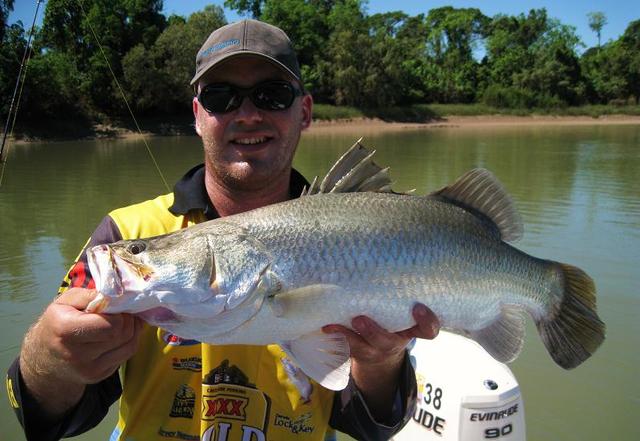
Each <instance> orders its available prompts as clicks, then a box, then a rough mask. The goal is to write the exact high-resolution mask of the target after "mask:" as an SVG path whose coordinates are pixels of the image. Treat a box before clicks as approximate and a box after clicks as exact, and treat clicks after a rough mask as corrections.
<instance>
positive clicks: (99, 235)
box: [6, 216, 122, 441]
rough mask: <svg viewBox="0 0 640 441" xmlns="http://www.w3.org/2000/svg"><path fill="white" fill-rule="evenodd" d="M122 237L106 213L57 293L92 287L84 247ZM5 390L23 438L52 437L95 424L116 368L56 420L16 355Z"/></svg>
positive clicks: (117, 389) (115, 392) (118, 389)
mask: <svg viewBox="0 0 640 441" xmlns="http://www.w3.org/2000/svg"><path fill="white" fill-rule="evenodd" d="M121 238H122V235H121V234H120V230H119V229H118V227H117V225H116V224H115V223H114V222H113V220H112V219H111V218H110V217H109V216H106V217H105V218H103V219H102V222H100V224H99V225H98V227H97V228H96V230H95V231H94V232H93V234H92V235H91V238H90V239H89V241H88V242H87V244H86V245H85V247H84V249H83V250H82V252H81V253H80V255H79V256H78V259H77V260H76V262H75V263H74V264H73V265H72V267H71V269H70V270H69V272H68V273H67V275H66V276H65V278H64V280H63V281H62V284H61V286H60V290H59V292H58V294H60V293H62V292H64V291H66V290H67V289H69V288H70V287H82V288H94V287H95V284H94V282H93V279H92V278H91V272H90V271H89V266H88V264H87V253H86V250H87V249H88V248H90V247H92V246H94V245H100V244H104V243H111V242H116V241H118V240H120V239H121ZM6 383H7V392H8V393H9V395H10V397H11V400H10V401H11V405H12V407H13V409H14V411H15V413H16V416H17V417H18V420H19V421H20V424H21V425H22V428H23V430H24V434H25V437H26V439H27V441H31V440H38V441H54V440H59V439H60V438H63V437H69V436H75V435H79V434H81V433H84V432H86V431H87V430H90V429H92V428H93V427H95V426H96V425H97V424H98V423H99V422H100V421H102V419H103V418H104V417H105V415H106V414H107V412H108V411H109V406H111V404H113V403H114V402H115V401H116V400H117V399H118V398H119V397H120V395H121V394H122V385H121V383H120V377H119V374H118V372H117V371H116V372H114V374H113V375H111V376H110V377H109V378H107V379H105V380H102V381H101V382H99V383H96V384H90V385H87V387H86V388H85V391H84V394H83V396H82V398H81V399H80V401H79V402H78V404H76V406H75V407H74V408H73V409H71V410H70V411H69V412H68V413H67V414H66V415H65V416H64V417H63V418H62V419H61V420H60V421H49V420H47V419H46V416H45V415H44V414H43V412H42V411H41V409H40V407H39V406H38V404H37V402H36V401H35V399H34V398H33V397H32V396H31V395H30V394H29V391H28V390H27V388H26V387H25V385H24V382H23V380H22V374H21V372H20V360H19V358H16V359H15V360H14V362H13V363H12V364H11V366H10V367H9V371H8V372H7V378H6Z"/></svg>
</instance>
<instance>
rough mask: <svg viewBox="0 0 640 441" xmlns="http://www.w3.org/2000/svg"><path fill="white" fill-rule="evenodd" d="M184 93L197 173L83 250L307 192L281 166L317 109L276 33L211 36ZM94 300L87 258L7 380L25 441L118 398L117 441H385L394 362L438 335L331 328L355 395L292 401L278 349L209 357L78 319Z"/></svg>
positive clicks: (396, 399) (403, 409)
mask: <svg viewBox="0 0 640 441" xmlns="http://www.w3.org/2000/svg"><path fill="white" fill-rule="evenodd" d="M191 84H192V85H193V86H194V87H195V90H196V94H197V96H196V97H195V98H194V99H193V113H194V116H195V127H196V132H197V133H198V135H199V136H200V137H201V138H202V141H203V145H204V153H205V155H204V156H205V163H204V166H197V167H195V168H193V169H192V170H190V171H189V172H188V173H187V174H186V175H185V176H184V177H183V178H182V180H181V181H180V182H178V183H177V184H176V186H175V190H174V192H173V193H171V194H168V195H164V196H160V197H158V198H156V199H154V200H152V201H146V202H143V203H141V204H137V205H133V206H130V207H125V208H122V209H119V210H115V211H113V212H111V213H110V214H109V215H108V216H107V217H105V218H104V219H103V221H102V222H101V224H100V225H99V226H98V228H97V229H96V231H95V232H94V233H93V235H92V237H91V239H90V241H89V243H88V244H87V246H93V245H96V244H99V243H107V242H113V241H116V240H119V239H123V238H124V239H132V238H137V237H148V236H152V235H157V234H163V233H167V232H171V231H175V230H177V229H180V228H184V227H186V226H189V225H193V224H195V223H198V222H201V221H204V220H207V219H213V218H216V217H219V216H228V215H232V214H235V213H240V212H243V211H246V210H250V209H253V208H257V207H261V206H264V205H268V204H273V203H276V202H280V201H284V200H287V199H290V198H291V197H296V196H297V195H299V194H300V193H301V190H302V187H303V186H304V185H305V184H306V181H305V180H304V178H303V177H302V176H301V175H299V174H298V173H297V172H296V171H295V170H293V169H292V168H291V163H292V160H293V155H294V153H295V149H296V147H297V144H298V141H299V138H300V134H301V131H302V130H304V129H306V128H307V127H308V126H309V124H310V123H311V112H312V105H313V101H312V98H311V96H310V95H309V94H307V93H305V92H304V89H303V84H302V80H301V77H300V69H299V66H298V62H297V59H296V56H295V53H294V51H293V48H292V46H291V43H290V41H289V39H288V38H287V36H286V35H285V34H284V32H282V30H280V29H278V28H276V27H273V26H270V25H267V24H265V23H261V22H258V21H254V20H245V21H241V22H238V23H235V24H231V25H228V26H225V27H223V28H220V29H218V30H216V31H214V32H213V33H212V34H211V35H210V36H209V38H208V39H207V41H206V42H205V43H204V45H203V46H202V48H201V50H200V52H199V53H198V56H197V58H196V74H195V76H194V78H193V80H192V82H191ZM93 287H94V284H93V281H92V280H91V274H90V273H89V270H88V268H87V265H86V254H85V253H84V252H83V253H82V254H81V255H80V257H79V259H78V262H77V263H76V264H75V265H74V266H73V267H72V269H71V271H70V272H69V274H68V277H67V278H66V279H65V282H64V283H63V287H62V289H61V294H60V295H59V296H58V297H57V298H56V300H55V301H54V302H53V303H52V304H51V305H49V307H48V308H47V309H46V310H45V312H44V313H43V314H42V316H41V317H40V318H39V319H38V321H37V322H36V323H35V324H34V326H32V328H31V329H30V330H29V332H28V333H27V335H26V336H25V340H24V343H23V347H22V350H21V354H20V357H19V359H18V360H16V361H15V362H14V364H13V365H12V367H11V368H10V371H9V376H8V386H9V388H10V389H9V390H10V391H11V394H12V395H14V396H15V398H16V400H15V401H16V402H17V403H18V407H17V409H16V413H17V414H18V417H19V419H20V421H21V422H22V424H23V426H24V428H25V433H26V435H27V438H28V439H38V440H44V439H58V438H60V437H62V436H68V435H73V434H78V433H81V432H83V431H86V430H89V429H90V428H92V427H93V426H94V425H96V424H97V423H98V422H99V421H100V420H101V419H102V418H103V417H104V415H105V414H106V412H107V409H108V407H109V405H110V404H111V403H113V402H114V401H115V400H116V399H118V398H120V413H119V421H118V424H117V427H116V429H115V430H114V433H113V434H112V437H111V439H112V440H116V439H118V440H124V439H135V440H148V439H178V440H195V439H205V440H219V441H222V440H227V439H228V440H232V439H233V440H247V441H249V440H265V439H277V440H280V439H287V438H294V437H295V438H296V439H320V440H321V439H326V438H330V437H331V436H332V433H333V432H332V430H331V428H334V429H338V430H342V431H345V432H347V433H349V434H351V435H352V436H354V437H356V438H359V439H385V438H388V437H389V436H391V435H392V434H393V433H395V432H396V431H397V430H399V429H400V428H401V427H402V425H403V423H404V422H405V421H406V420H407V419H408V418H409V417H410V415H411V413H412V410H413V406H414V404H415V379H414V378H413V370H412V369H411V367H410V365H409V363H408V361H407V356H406V352H405V346H406V344H407V343H408V341H409V339H410V338H411V337H415V336H417V337H424V338H433V337H434V336H435V335H436V334H437V330H438V322H437V319H436V318H435V316H434V315H433V314H432V313H431V312H430V311H429V310H428V309H427V308H426V307H424V306H423V305H418V306H416V307H415V309H414V312H413V313H414V317H415V318H416V323H417V325H416V326H415V327H414V328H412V329H410V330H407V331H404V332H402V333H397V334H393V333H388V332H386V331H385V330H384V329H382V328H380V327H379V326H378V325H377V324H376V323H375V322H373V321H372V320H371V319H370V318H368V317H356V318H355V319H354V320H353V323H352V325H353V328H354V330H350V329H347V328H345V327H342V326H339V325H329V326H326V327H325V329H324V331H325V332H341V333H343V334H345V336H346V337H347V340H348V341H349V344H350V346H351V354H352V372H351V380H350V383H349V385H348V386H347V388H346V389H345V390H344V391H341V392H339V393H335V392H332V391H329V390H326V389H324V388H322V387H321V386H319V385H318V384H315V383H313V384H312V383H307V386H309V387H308V388H307V389H306V390H307V392H306V393H301V392H300V391H299V390H298V389H300V388H296V387H295V386H294V381H293V380H292V379H291V375H289V376H288V375H287V372H289V374H291V372H290V371H291V368H290V366H288V363H287V361H286V360H284V361H283V358H284V353H283V352H282V350H281V349H280V348H279V347H278V346H276V345H270V346H266V347H256V346H242V345H237V346H211V345H206V344H201V343H199V342H196V341H189V340H184V339H181V338H179V337H177V336H175V335H171V334H169V333H167V332H166V331H163V330H162V329H159V328H155V327H152V326H149V325H146V324H144V323H142V322H141V320H140V319H139V318H137V317H133V316H131V315H128V314H113V315H102V314H90V313H85V312H83V311H84V309H85V308H86V306H87V304H88V303H89V302H90V301H91V300H92V299H93V298H94V297H95V295H96V292H95V290H93V289H92V288H93ZM118 368H120V370H119V372H118ZM305 378H306V377H305ZM302 381H308V380H305V379H303V380H302ZM302 389H304V388H302Z"/></svg>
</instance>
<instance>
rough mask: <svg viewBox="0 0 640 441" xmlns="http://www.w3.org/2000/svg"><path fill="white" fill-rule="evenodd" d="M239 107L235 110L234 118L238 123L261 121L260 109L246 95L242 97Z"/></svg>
mask: <svg viewBox="0 0 640 441" xmlns="http://www.w3.org/2000/svg"><path fill="white" fill-rule="evenodd" d="M241 99H242V102H241V103H240V107H238V108H237V109H236V111H235V118H234V119H235V120H236V122H239V123H245V124H247V123H255V122H260V121H262V118H263V116H262V111H261V110H260V109H258V108H257V107H256V105H255V104H253V101H251V99H250V98H249V97H248V96H245V97H242V98H241Z"/></svg>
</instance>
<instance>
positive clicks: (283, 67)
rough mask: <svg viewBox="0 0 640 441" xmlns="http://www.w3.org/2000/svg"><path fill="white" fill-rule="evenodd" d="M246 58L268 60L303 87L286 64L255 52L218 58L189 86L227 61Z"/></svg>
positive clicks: (197, 74) (201, 70)
mask: <svg viewBox="0 0 640 441" xmlns="http://www.w3.org/2000/svg"><path fill="white" fill-rule="evenodd" d="M246 56H250V57H257V58H262V59H263V60H266V61H268V62H270V63H271V64H273V65H274V66H276V67H278V68H280V69H282V70H283V71H285V72H286V73H288V74H289V75H291V77H292V78H294V79H295V80H296V81H298V83H299V84H300V86H303V84H302V80H301V79H300V78H299V77H298V76H297V75H296V74H295V73H293V71H292V70H291V69H289V68H288V67H287V66H285V65H284V64H282V63H281V62H279V61H278V60H276V59H275V58H273V57H269V56H267V55H264V54H261V53H259V52H253V51H241V52H233V53H230V54H227V55H225V56H223V57H220V58H217V59H216V60H215V61H213V62H212V63H211V65H208V66H206V67H205V68H202V69H200V71H199V72H198V73H196V74H195V76H194V77H193V78H192V79H191V82H190V83H189V84H190V85H191V86H193V85H195V84H196V82H197V81H198V80H199V79H200V78H202V77H203V76H204V75H205V74H206V73H208V72H209V71H210V70H211V69H213V68H215V67H217V66H219V65H221V64H222V63H223V62H225V61H228V60H230V59H232V58H238V57H246Z"/></svg>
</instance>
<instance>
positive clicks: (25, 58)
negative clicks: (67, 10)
mask: <svg viewBox="0 0 640 441" xmlns="http://www.w3.org/2000/svg"><path fill="white" fill-rule="evenodd" d="M43 1H44V0H37V3H36V12H35V14H33V22H32V23H31V31H30V32H29V38H28V39H27V45H26V46H25V48H24V53H23V54H22V61H21V62H20V70H19V72H18V78H16V86H15V87H14V88H13V96H12V97H11V104H9V113H8V114H7V122H6V123H5V125H4V132H3V134H2V144H0V162H1V163H2V173H1V174H0V185H2V176H3V175H4V166H5V164H6V162H7V152H8V151H9V149H8V148H7V149H6V150H5V144H6V142H7V136H8V135H9V132H11V133H13V126H14V125H15V123H16V116H17V114H18V109H17V106H18V102H19V101H20V98H18V101H17V102H16V95H17V93H18V88H19V87H20V83H21V82H22V84H23V85H24V80H25V78H26V77H27V72H26V67H27V63H28V62H29V58H30V54H31V38H32V37H33V34H34V33H35V28H36V18H37V17H38V11H39V10H40V3H42V2H43ZM23 70H24V76H23V75H22V71H23ZM20 92H21V93H20V94H22V88H20ZM14 105H15V106H16V111H15V115H14V117H13V125H12V126H11V130H9V122H10V121H11V114H12V113H13V106H14Z"/></svg>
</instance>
